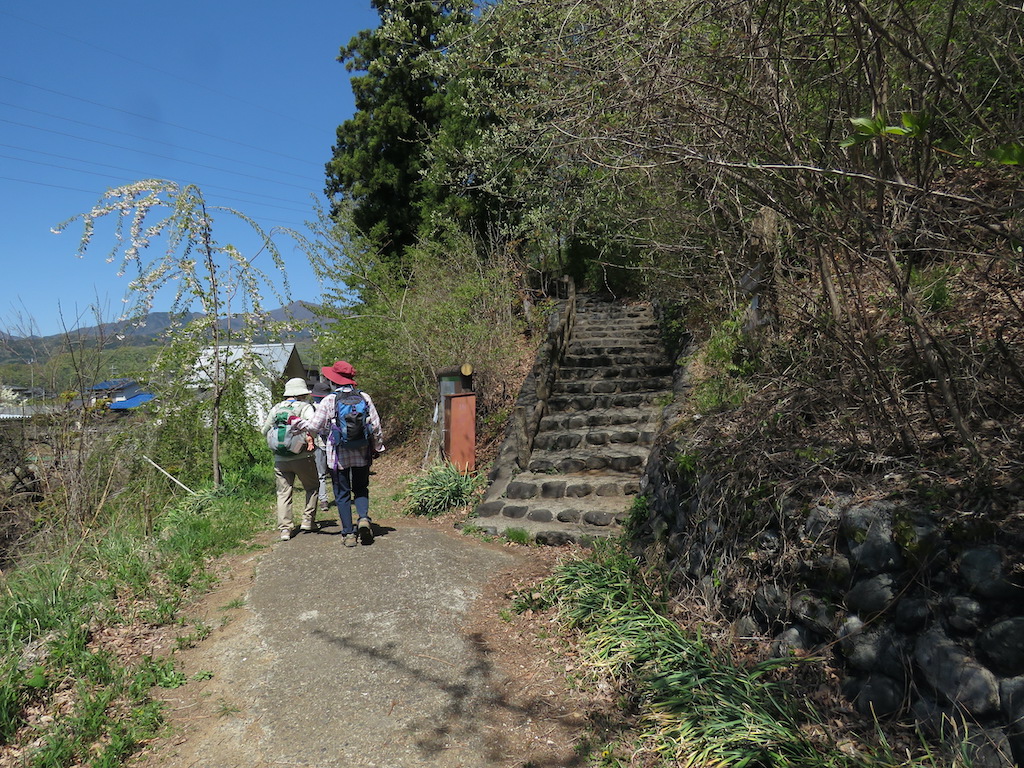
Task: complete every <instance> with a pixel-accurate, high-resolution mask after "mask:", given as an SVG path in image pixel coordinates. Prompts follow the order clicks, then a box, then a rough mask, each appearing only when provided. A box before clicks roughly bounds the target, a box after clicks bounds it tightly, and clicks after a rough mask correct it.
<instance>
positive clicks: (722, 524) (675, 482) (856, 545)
mask: <svg viewBox="0 0 1024 768" xmlns="http://www.w3.org/2000/svg"><path fill="white" fill-rule="evenodd" d="M679 453H680V446H677V445H675V444H673V443H672V442H664V441H662V443H661V447H660V448H659V449H658V450H657V451H656V452H655V454H654V455H652V457H651V459H650V461H649V462H648V466H647V471H646V474H645V477H644V479H643V483H642V489H643V492H644V493H645V494H646V495H647V497H648V500H649V508H650V517H649V519H648V524H647V526H646V527H645V531H644V533H643V538H644V539H645V540H646V543H647V544H654V543H657V545H658V546H657V547H650V548H649V550H648V551H650V552H658V553H659V556H660V557H663V558H664V560H665V562H664V565H665V566H666V567H667V568H668V570H669V571H670V572H671V573H673V574H675V575H676V576H677V577H679V578H680V579H681V580H682V581H684V582H685V583H686V584H688V585H689V587H690V588H691V589H694V590H696V591H699V592H700V594H701V595H702V596H703V597H704V598H706V599H708V598H709V599H711V600H712V601H713V603H714V605H715V607H717V608H718V609H719V611H720V612H721V614H722V615H724V616H725V617H726V618H727V619H729V620H730V621H731V622H732V628H733V630H734V632H735V635H736V636H737V637H738V638H742V639H743V641H744V642H759V643H762V644H763V645H764V647H765V651H766V652H767V653H768V654H769V655H772V656H775V657H783V656H789V655H804V654H809V655H824V656H825V657H827V658H828V659H829V660H830V661H831V662H832V663H833V664H834V666H835V667H836V668H838V669H841V670H842V672H843V677H842V694H843V695H844V696H845V697H846V698H847V699H848V700H849V702H850V703H851V705H852V706H853V707H854V708H855V709H856V710H857V711H858V712H860V713H861V714H862V715H865V716H867V717H879V718H894V719H898V720H902V721H905V722H907V723H908V724H909V723H913V724H915V725H916V726H918V727H919V728H920V729H921V732H922V733H923V734H924V735H925V736H926V737H927V738H931V739H935V738H940V737H941V738H949V739H952V740H954V741H957V740H960V739H961V738H966V740H967V742H968V744H969V746H970V749H971V758H972V760H973V764H974V765H975V766H977V765H991V766H998V765H1012V764H1014V761H1016V764H1021V763H1024V563H1022V558H1021V551H1022V550H1021V546H1020V542H1017V541H1012V540H1010V539H1009V538H1008V537H1006V536H1004V535H1001V534H1000V532H999V531H993V530H992V529H991V527H990V526H987V525H985V524H984V521H978V520H975V519H974V518H972V516H970V515H963V516H962V519H961V520H958V521H956V523H955V524H951V523H950V517H949V515H948V514H946V515H943V516H939V515H937V514H934V513H930V512H928V511H923V510H920V509H915V508H912V507H908V506H904V505H901V504H900V503H895V502H892V501H886V500H870V499H867V500H865V499H860V498H852V497H838V498H832V499H829V500H827V501H825V500H823V501H822V502H821V503H820V504H817V505H814V506H811V507H809V508H806V507H796V506H793V507H792V508H790V509H787V510H785V511H784V512H783V514H782V515H780V522H779V523H778V524H777V525H771V526H768V527H767V528H765V529H764V530H761V531H760V532H759V533H758V534H757V535H756V536H754V537H753V538H751V539H749V540H736V539H735V538H731V536H732V534H729V533H727V531H729V530H730V525H729V522H728V521H725V520H714V519H707V518H705V517H702V513H701V509H702V506H701V504H700V503H699V502H700V494H701V488H700V479H699V478H695V477H692V476H691V477H688V478H684V479H680V477H679V475H680V473H679V471H678V468H677V467H675V466H674V465H673V457H675V456H676V455H679ZM741 584H749V585H750V586H749V588H745V587H743V586H741Z"/></svg>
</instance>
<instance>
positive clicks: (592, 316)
mask: <svg viewBox="0 0 1024 768" xmlns="http://www.w3.org/2000/svg"><path fill="white" fill-rule="evenodd" d="M568 305H569V306H568V308H567V309H568V311H569V312H570V313H571V315H572V316H571V319H570V321H569V322H568V327H569V329H570V330H569V331H568V332H567V333H566V334H565V339H564V343H563V344H562V345H561V346H560V347H559V349H558V353H559V354H555V355H553V357H554V358H556V359H554V360H552V361H551V362H552V364H553V366H552V367H553V370H552V372H551V375H550V387H548V390H549V391H547V392H544V393H543V395H542V396H541V397H539V398H538V399H537V404H536V406H535V407H534V408H535V410H536V411H537V412H538V415H539V419H538V420H536V421H535V426H536V428H535V430H529V429H519V430H518V432H517V431H516V430H513V434H512V435H511V437H510V440H512V441H513V442H516V441H518V445H516V446H513V447H510V448H509V449H507V450H505V449H503V451H502V453H501V454H500V455H499V457H498V462H497V464H496V466H495V469H494V470H492V473H491V485H490V486H489V487H488V491H487V494H486V495H485V497H484V500H483V502H482V503H481V504H480V505H478V507H477V509H476V516H477V518H478V519H477V520H476V522H477V523H478V524H479V525H480V526H481V527H482V528H483V529H484V530H486V531H488V532H490V533H496V534H500V533H504V532H506V531H508V529H510V528H518V529H524V530H525V531H526V532H527V533H528V534H529V536H530V538H531V539H532V540H534V541H536V542H538V543H542V544H562V543H566V542H580V543H585V542H586V540H587V539H593V538H597V537H605V536H613V535H617V534H618V533H621V530H622V523H623V521H624V520H625V518H626V516H627V515H628V511H629V508H630V505H631V504H632V498H633V497H634V496H635V495H637V494H638V493H639V492H640V481H641V478H642V476H643V472H644V468H645V466H646V464H647V457H648V455H649V454H650V452H651V449H652V447H653V444H654V438H655V436H656V434H657V432H658V428H659V425H660V422H661V413H662V410H663V408H664V406H665V405H667V403H668V402H670V401H671V399H672V372H673V364H672V361H671V359H670V358H669V356H668V354H667V353H666V351H665V349H664V347H663V345H662V342H661V340H660V336H659V332H658V327H657V323H656V321H655V317H654V311H653V308H652V307H651V306H650V305H649V304H647V303H628V302H613V301H609V300H603V299H600V298H598V297H595V296H586V295H580V296H578V297H571V298H570V299H569V302H568ZM539 379H540V377H538V376H531V378H530V379H528V381H527V383H526V384H525V385H524V390H526V389H527V388H528V387H529V386H537V388H538V389H540V388H542V386H538V384H537V382H538V381H539ZM520 399H521V400H522V399H523V395H521V396H520ZM531 432H532V434H531ZM524 442H525V443H527V445H526V448H527V449H528V450H524V446H523V443H524ZM503 461H504V462H506V463H507V462H510V461H511V462H512V463H513V466H512V467H511V468H509V467H502V466H499V465H500V464H501V462H503Z"/></svg>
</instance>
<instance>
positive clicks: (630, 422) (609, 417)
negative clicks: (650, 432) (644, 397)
mask: <svg viewBox="0 0 1024 768" xmlns="http://www.w3.org/2000/svg"><path fill="white" fill-rule="evenodd" d="M660 415H661V408H658V407H655V406H651V407H648V408H612V409H611V410H606V411H569V412H562V413H551V414H548V415H547V416H545V417H544V418H543V419H541V421H540V428H539V429H538V431H537V435H538V437H539V436H540V435H543V434H545V433H547V432H556V431H567V430H582V429H587V428H588V427H635V428H641V427H643V428H653V426H654V425H655V424H656V423H657V421H658V419H659V418H660Z"/></svg>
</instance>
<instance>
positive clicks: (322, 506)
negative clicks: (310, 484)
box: [320, 501, 331, 512]
mask: <svg viewBox="0 0 1024 768" xmlns="http://www.w3.org/2000/svg"><path fill="white" fill-rule="evenodd" d="M330 506H331V505H330V504H328V503H327V502H326V501H321V502H320V511H321V512H326V511H327V510H328V509H330Z"/></svg>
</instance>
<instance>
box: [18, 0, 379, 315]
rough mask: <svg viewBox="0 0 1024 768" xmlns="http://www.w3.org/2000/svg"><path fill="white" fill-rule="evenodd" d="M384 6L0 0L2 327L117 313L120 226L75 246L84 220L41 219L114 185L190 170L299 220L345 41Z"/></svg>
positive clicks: (83, 205) (231, 194)
mask: <svg viewBox="0 0 1024 768" xmlns="http://www.w3.org/2000/svg"><path fill="white" fill-rule="evenodd" d="M378 21H379V18H378V16H377V13H376V11H374V10H373V9H372V8H371V7H370V3H369V0H340V2H327V0H304V2H299V3H280V2H269V0H247V1H246V2H241V0H214V2H210V0H202V1H201V2H200V1H199V0H182V1H181V2H177V3H134V4H128V5H126V4H124V3H116V4H115V3H111V2H103V1H102V0H100V1H99V2H95V3H82V2H70V0H54V1H52V2H45V3H17V4H15V3H4V4H3V6H2V7H0V201H2V208H0V265H2V268H3V270H4V273H5V274H4V279H3V281H2V282H0V285H2V286H3V288H2V289H0V331H6V332H8V333H15V334H16V335H23V334H24V333H25V331H33V332H36V333H41V334H43V335H48V334H51V333H60V332H61V331H62V330H64V329H65V328H67V329H69V330H70V329H73V328H75V327H78V326H89V325H94V324H95V322H96V318H97V314H96V311H95V308H98V309H99V316H100V318H101V319H102V320H104V321H109V320H113V319H115V318H116V317H117V315H119V314H120V313H121V308H122V306H123V305H122V299H123V297H124V295H125V292H126V289H127V278H124V277H120V278H119V277H117V275H116V272H117V265H116V264H111V263H107V262H106V256H107V253H108V251H109V250H110V247H111V246H112V245H113V239H112V235H111V234H110V233H106V232H105V231H104V230H102V229H101V228H98V229H97V235H96V240H95V241H94V244H93V245H92V246H91V247H90V249H89V251H87V253H86V255H85V257H84V258H81V259H79V258H76V256H75V252H76V250H77V247H78V241H79V237H80V235H81V226H80V225H73V226H72V227H71V228H69V229H68V231H66V232H65V233H64V234H61V235H55V234H53V233H52V232H51V228H52V227H54V226H55V225H57V224H59V223H60V222H63V221H64V220H66V219H68V218H70V217H72V216H74V215H76V214H79V213H82V212H85V211H87V210H89V209H90V208H91V207H92V206H93V205H94V204H95V203H96V201H97V200H98V199H99V198H100V196H101V195H102V194H103V192H104V191H106V190H107V189H108V188H110V187H115V186H118V185H121V184H127V183H130V182H132V181H136V180H139V179H144V178H164V179H169V180H171V181H174V182H177V183H182V184H183V183H191V184H196V185H198V186H199V187H200V189H201V190H202V191H203V193H204V195H205V197H206V200H207V202H208V204H210V205H214V206H216V205H223V206H227V207H231V208H236V209H238V210H240V211H243V212H244V213H246V214H247V215H249V216H251V217H253V218H254V219H256V220H257V221H258V222H259V223H260V225H261V226H263V227H265V228H271V227H278V226H284V227H292V228H295V229H299V230H300V231H303V230H305V222H307V221H309V220H310V219H312V218H313V210H314V198H316V199H317V200H320V201H323V188H324V164H325V163H326V162H327V161H328V160H329V159H330V153H331V147H332V145H333V143H334V135H335V134H334V132H335V128H336V127H337V126H338V125H339V124H340V123H342V122H344V121H345V120H346V119H348V118H349V117H351V116H352V113H353V110H354V107H353V102H352V92H351V88H350V86H349V80H348V78H349V73H348V72H347V71H346V70H345V67H344V65H342V64H341V63H339V62H338V61H337V60H336V59H337V56H338V51H339V48H340V47H341V46H342V45H344V44H346V43H348V41H349V39H350V38H351V37H352V36H353V35H355V34H356V33H358V32H359V31H360V30H362V29H369V28H373V27H376V26H377V23H378ZM214 227H215V231H214V234H215V237H216V238H217V240H218V241H219V242H221V243H232V244H233V245H235V246H237V247H238V248H239V249H240V250H241V251H242V252H243V254H245V255H247V256H248V255H249V253H254V252H255V250H256V248H257V247H258V246H257V245H256V243H255V242H254V240H253V238H252V236H251V235H248V234H247V233H246V232H245V231H244V229H243V227H242V226H241V225H238V224H236V223H235V222H233V221H231V220H230V219H228V218H225V217H223V216H219V217H217V218H216V219H215V224H214ZM104 234H106V235H107V237H106V238H104ZM280 245H281V248H282V253H283V256H284V258H285V261H286V263H287V267H288V277H289V280H290V281H291V287H292V298H293V299H298V300H307V301H316V300H317V299H318V298H319V296H320V294H321V288H320V286H319V285H318V283H317V281H316V279H315V278H314V276H313V274H312V272H311V270H310V269H309V267H308V265H307V263H306V259H305V256H304V255H303V254H302V253H300V252H299V251H297V250H295V249H294V248H293V246H292V245H291V244H290V243H289V242H288V241H285V240H282V241H281V242H280ZM156 255H157V254H152V256H156ZM258 258H259V257H258ZM264 258H265V257H264ZM263 266H264V267H265V268H267V267H270V261H269V259H267V260H266V263H265V264H264V265H263ZM274 306H276V302H275V303H273V304H271V305H269V306H268V307H267V308H268V309H273V308H274ZM155 309H158V310H159V309H167V307H160V306H157V307H155Z"/></svg>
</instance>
